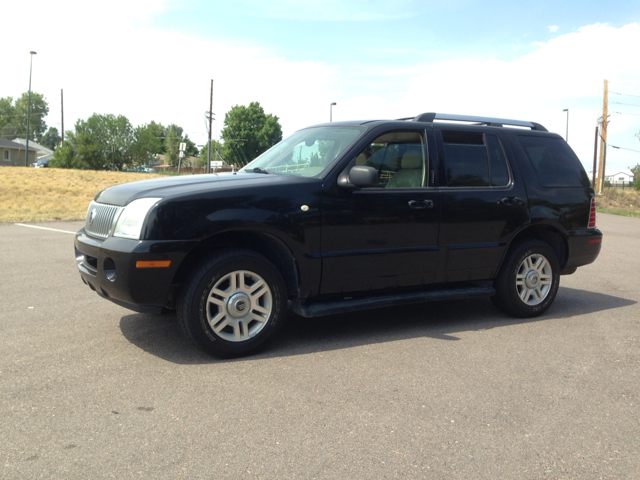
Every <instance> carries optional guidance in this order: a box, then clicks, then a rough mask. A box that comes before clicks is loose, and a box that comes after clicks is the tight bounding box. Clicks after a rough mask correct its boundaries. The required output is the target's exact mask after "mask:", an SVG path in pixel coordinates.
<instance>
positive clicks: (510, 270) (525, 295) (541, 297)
mask: <svg viewBox="0 0 640 480" xmlns="http://www.w3.org/2000/svg"><path fill="white" fill-rule="evenodd" d="M559 285H560V265H559V263H558V256H557V255H556V252H555V251H554V250H553V249H552V248H551V247H550V246H549V245H548V244H546V243H544V242H542V241H540V240H526V241H524V242H522V243H517V244H515V245H513V246H512V247H511V249H510V250H509V252H508V253H507V257H506V258H505V260H504V263H503V264H502V268H501V269H500V272H499V273H498V276H497V277H496V279H495V281H494V282H493V286H494V287H495V289H496V294H495V296H493V297H491V301H492V302H493V304H494V305H495V306H496V307H497V308H498V309H500V310H502V311H503V312H505V313H507V314H509V315H513V316H516V317H521V318H530V317H537V316H538V315H542V314H543V313H544V312H546V311H547V309H548V308H549V307H550V306H551V304H552V303H553V301H554V300H555V298H556V294H557V293H558V286H559Z"/></svg>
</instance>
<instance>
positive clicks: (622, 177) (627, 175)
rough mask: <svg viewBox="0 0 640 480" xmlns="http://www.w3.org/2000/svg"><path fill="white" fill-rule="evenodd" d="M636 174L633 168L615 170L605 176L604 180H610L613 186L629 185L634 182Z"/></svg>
mask: <svg viewBox="0 0 640 480" xmlns="http://www.w3.org/2000/svg"><path fill="white" fill-rule="evenodd" d="M633 180H634V175H633V172H632V171H631V170H613V172H612V173H609V174H606V175H605V176H604V181H605V182H609V183H610V184H611V186H612V187H622V186H624V187H628V186H629V185H632V184H633Z"/></svg>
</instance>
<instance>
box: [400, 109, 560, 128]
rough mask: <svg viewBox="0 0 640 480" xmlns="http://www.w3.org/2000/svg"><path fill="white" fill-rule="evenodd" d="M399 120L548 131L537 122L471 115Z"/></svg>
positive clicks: (427, 114) (425, 114)
mask: <svg viewBox="0 0 640 480" xmlns="http://www.w3.org/2000/svg"><path fill="white" fill-rule="evenodd" d="M398 120H411V121H413V122H428V123H433V121H434V120H449V121H454V122H472V123H475V124H479V125H487V126H490V127H502V126H504V125H512V126H516V127H529V128H530V129H531V130H540V131H542V132H547V131H548V130H547V129H546V128H544V127H543V126H542V125H540V124H539V123H536V122H527V121H523V120H508V119H506V118H493V117H474V116H471V115H452V114H449V113H434V112H428V113H421V114H420V115H417V116H415V117H413V118H411V117H407V118H399V119H398Z"/></svg>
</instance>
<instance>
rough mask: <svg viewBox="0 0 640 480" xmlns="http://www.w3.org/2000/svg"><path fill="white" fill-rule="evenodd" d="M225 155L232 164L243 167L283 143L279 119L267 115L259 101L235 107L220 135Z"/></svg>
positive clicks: (225, 120)
mask: <svg viewBox="0 0 640 480" xmlns="http://www.w3.org/2000/svg"><path fill="white" fill-rule="evenodd" d="M220 136H221V138H222V140H223V141H224V145H223V149H222V156H223V157H224V159H225V161H226V162H227V163H229V164H237V165H239V166H244V165H246V164H247V163H249V162H250V161H251V160H253V159H254V158H256V157H257V156H258V155H260V154H262V153H263V152H265V151H266V150H268V149H269V148H271V147H272V146H273V145H275V144H276V143H278V142H279V141H280V140H282V127H281V126H280V123H279V122H278V117H276V116H275V115H272V114H268V115H267V114H265V112H264V109H263V108H262V107H261V106H260V104H259V103H258V102H251V103H250V104H249V106H248V107H245V106H243V105H236V106H235V107H233V108H232V109H231V110H229V111H228V112H227V113H226V115H225V116H224V128H223V129H222V131H221V132H220Z"/></svg>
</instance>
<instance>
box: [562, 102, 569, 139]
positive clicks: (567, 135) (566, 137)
mask: <svg viewBox="0 0 640 480" xmlns="http://www.w3.org/2000/svg"><path fill="white" fill-rule="evenodd" d="M562 111H563V112H567V134H566V136H565V139H564V141H565V142H567V143H569V109H568V108H565V109H564V110H562Z"/></svg>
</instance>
